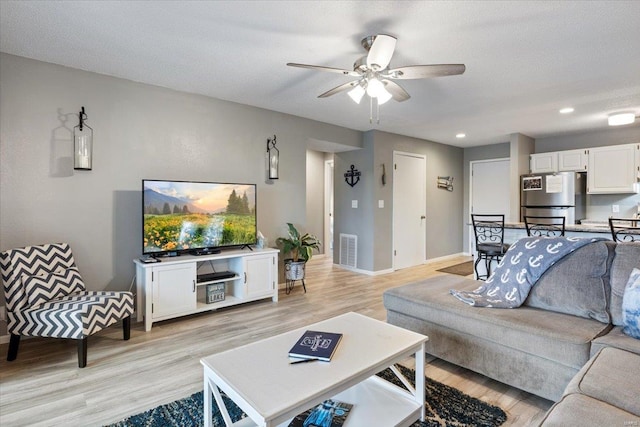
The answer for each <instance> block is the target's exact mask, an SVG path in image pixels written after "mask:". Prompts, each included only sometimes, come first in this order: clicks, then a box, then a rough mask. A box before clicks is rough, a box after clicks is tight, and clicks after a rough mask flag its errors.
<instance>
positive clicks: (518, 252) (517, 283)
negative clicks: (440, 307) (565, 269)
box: [449, 237, 603, 308]
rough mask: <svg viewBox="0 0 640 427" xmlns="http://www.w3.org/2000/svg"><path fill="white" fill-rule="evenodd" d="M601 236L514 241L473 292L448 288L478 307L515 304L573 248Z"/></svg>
mask: <svg viewBox="0 0 640 427" xmlns="http://www.w3.org/2000/svg"><path fill="white" fill-rule="evenodd" d="M598 240H603V239H602V238H587V239H582V238H578V237H525V238H523V239H520V240H518V241H517V242H516V243H514V244H512V245H511V247H510V248H509V250H507V252H506V253H505V254H504V256H503V258H502V260H501V261H500V263H498V266H497V267H496V269H495V271H494V272H493V273H492V274H491V276H489V278H488V279H487V281H486V282H484V283H483V284H482V285H481V286H480V287H478V289H476V290H474V291H472V292H466V291H456V290H454V289H452V290H450V291H449V292H450V293H451V295H453V296H454V297H456V298H458V299H459V300H460V301H462V302H465V303H467V304H469V305H472V306H475V307H496V308H515V307H520V306H521V305H522V303H523V302H524V301H525V300H526V299H527V296H528V295H529V291H530V290H531V287H532V286H533V285H535V283H536V282H537V281H538V279H539V278H540V277H541V276H542V275H543V274H544V273H545V271H547V269H548V268H549V267H551V266H552V265H554V264H555V263H556V262H558V261H559V260H561V259H562V258H563V257H564V256H566V255H568V254H570V253H571V252H573V251H575V250H577V249H579V248H581V247H583V246H585V245H587V244H589V243H593V242H596V241H598Z"/></svg>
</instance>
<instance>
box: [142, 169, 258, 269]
mask: <svg viewBox="0 0 640 427" xmlns="http://www.w3.org/2000/svg"><path fill="white" fill-rule="evenodd" d="M142 213H143V215H142V216H143V220H142V233H143V236H142V252H143V254H145V255H152V256H160V255H167V254H171V255H174V254H175V255H179V254H181V253H185V252H187V253H196V254H198V253H207V252H213V251H217V250H219V249H224V248H229V247H242V246H247V245H253V244H255V243H256V235H257V226H256V185H255V184H234V183H221V182H191V181H159V180H150V179H144V180H142Z"/></svg>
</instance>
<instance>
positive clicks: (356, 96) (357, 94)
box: [347, 84, 366, 104]
mask: <svg viewBox="0 0 640 427" xmlns="http://www.w3.org/2000/svg"><path fill="white" fill-rule="evenodd" d="M365 92H366V91H365V90H364V87H362V85H361V84H357V85H356V86H354V88H353V89H351V90H350V91H349V92H347V94H348V95H349V96H350V97H351V99H353V102H355V103H356V104H360V101H362V97H363V96H364V94H365Z"/></svg>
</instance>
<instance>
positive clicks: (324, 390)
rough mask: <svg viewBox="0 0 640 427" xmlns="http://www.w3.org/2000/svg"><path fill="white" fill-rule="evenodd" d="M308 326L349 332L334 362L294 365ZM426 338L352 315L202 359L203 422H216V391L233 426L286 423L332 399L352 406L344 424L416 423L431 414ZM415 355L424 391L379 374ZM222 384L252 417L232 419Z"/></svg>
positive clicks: (354, 426)
mask: <svg viewBox="0 0 640 427" xmlns="http://www.w3.org/2000/svg"><path fill="white" fill-rule="evenodd" d="M306 329H312V330H318V331H325V332H340V333H342V334H343V338H342V341H341V342H340V344H339V346H338V349H337V350H336V353H335V354H334V356H333V358H332V360H331V362H310V363H300V364H295V365H290V364H289V362H290V359H289V357H288V355H287V353H288V351H289V349H290V348H291V347H292V346H293V344H295V342H296V341H297V340H298V338H299V337H300V336H301V335H302V333H303V332H304V331H305V330H306ZM427 340H428V337H426V336H425V335H421V334H417V333H415V332H411V331H408V330H406V329H402V328H399V327H397V326H393V325H390V324H388V323H385V322H381V321H379V320H375V319H371V318H369V317H366V316H363V315H361V314H357V313H347V314H343V315H340V316H337V317H334V318H332V319H328V320H325V321H322V322H319V323H315V324H312V325H309V326H306V327H304V328H301V329H297V330H295V331H291V332H287V333H284V334H281V335H277V336H275V337H271V338H267V339H264V340H261V341H256V342H254V343H251V344H247V345H244V346H242V347H238V348H235V349H232V350H228V351H225V352H222V353H218V354H214V355H212V356H208V357H205V358H203V359H202V360H201V361H200V362H201V363H202V365H203V366H204V425H205V427H209V426H211V405H212V402H213V399H212V396H213V398H215V399H216V402H217V404H218V407H220V410H221V412H222V416H223V418H224V420H225V423H226V424H227V426H232V425H235V426H265V427H273V426H287V425H288V423H289V422H290V421H291V419H292V418H293V417H294V416H296V415H297V414H299V413H301V412H304V411H305V410H307V409H309V408H312V407H314V406H315V405H317V404H319V403H321V402H323V401H324V400H326V399H329V398H335V399H338V400H341V401H343V402H348V403H352V404H353V409H352V411H351V413H350V414H349V416H348V418H347V420H346V422H345V424H344V427H357V426H409V425H411V424H412V423H414V422H415V421H417V420H418V418H420V419H422V420H424V416H425V410H424V404H425V401H424V389H425V379H424V363H425V355H424V344H425V342H426V341H427ZM412 355H415V358H416V369H415V375H416V376H415V384H416V388H415V390H417V392H416V391H415V390H412V391H411V392H407V391H406V390H403V389H401V388H400V387H397V386H395V385H393V384H391V383H389V382H387V381H385V380H383V379H381V378H379V377H377V376H375V374H376V373H377V372H380V371H382V370H384V369H385V368H388V367H391V366H392V365H393V364H394V363H397V362H401V361H403V360H405V359H407V358H408V357H410V356H412ZM393 369H394V372H395V373H396V375H398V376H399V377H400V378H401V380H403V382H404V383H405V384H406V385H409V384H408V382H407V380H406V379H405V378H404V377H402V375H400V373H399V372H398V371H397V369H395V368H393ZM219 390H222V391H224V392H225V393H226V394H227V396H228V397H229V398H231V400H233V401H234V402H235V403H236V404H237V405H238V406H239V407H240V408H241V409H242V410H243V411H244V412H245V413H246V414H247V415H248V418H245V419H243V420H241V421H239V422H237V423H235V424H233V423H232V422H231V418H230V417H229V414H228V412H227V409H226V408H225V406H224V403H223V400H222V397H221V395H220V391H219Z"/></svg>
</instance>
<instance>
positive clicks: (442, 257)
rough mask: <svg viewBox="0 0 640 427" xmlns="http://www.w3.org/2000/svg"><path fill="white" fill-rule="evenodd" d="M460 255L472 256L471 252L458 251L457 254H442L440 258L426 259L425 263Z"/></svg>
mask: <svg viewBox="0 0 640 427" xmlns="http://www.w3.org/2000/svg"><path fill="white" fill-rule="evenodd" d="M460 256H471V254H469V253H467V252H458V253H457V254H451V255H444V256H440V257H438V258H430V259H428V260H426V261H425V262H424V263H425V264H431V263H434V262H440V261H446V260H448V259H451V258H457V257H460Z"/></svg>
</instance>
